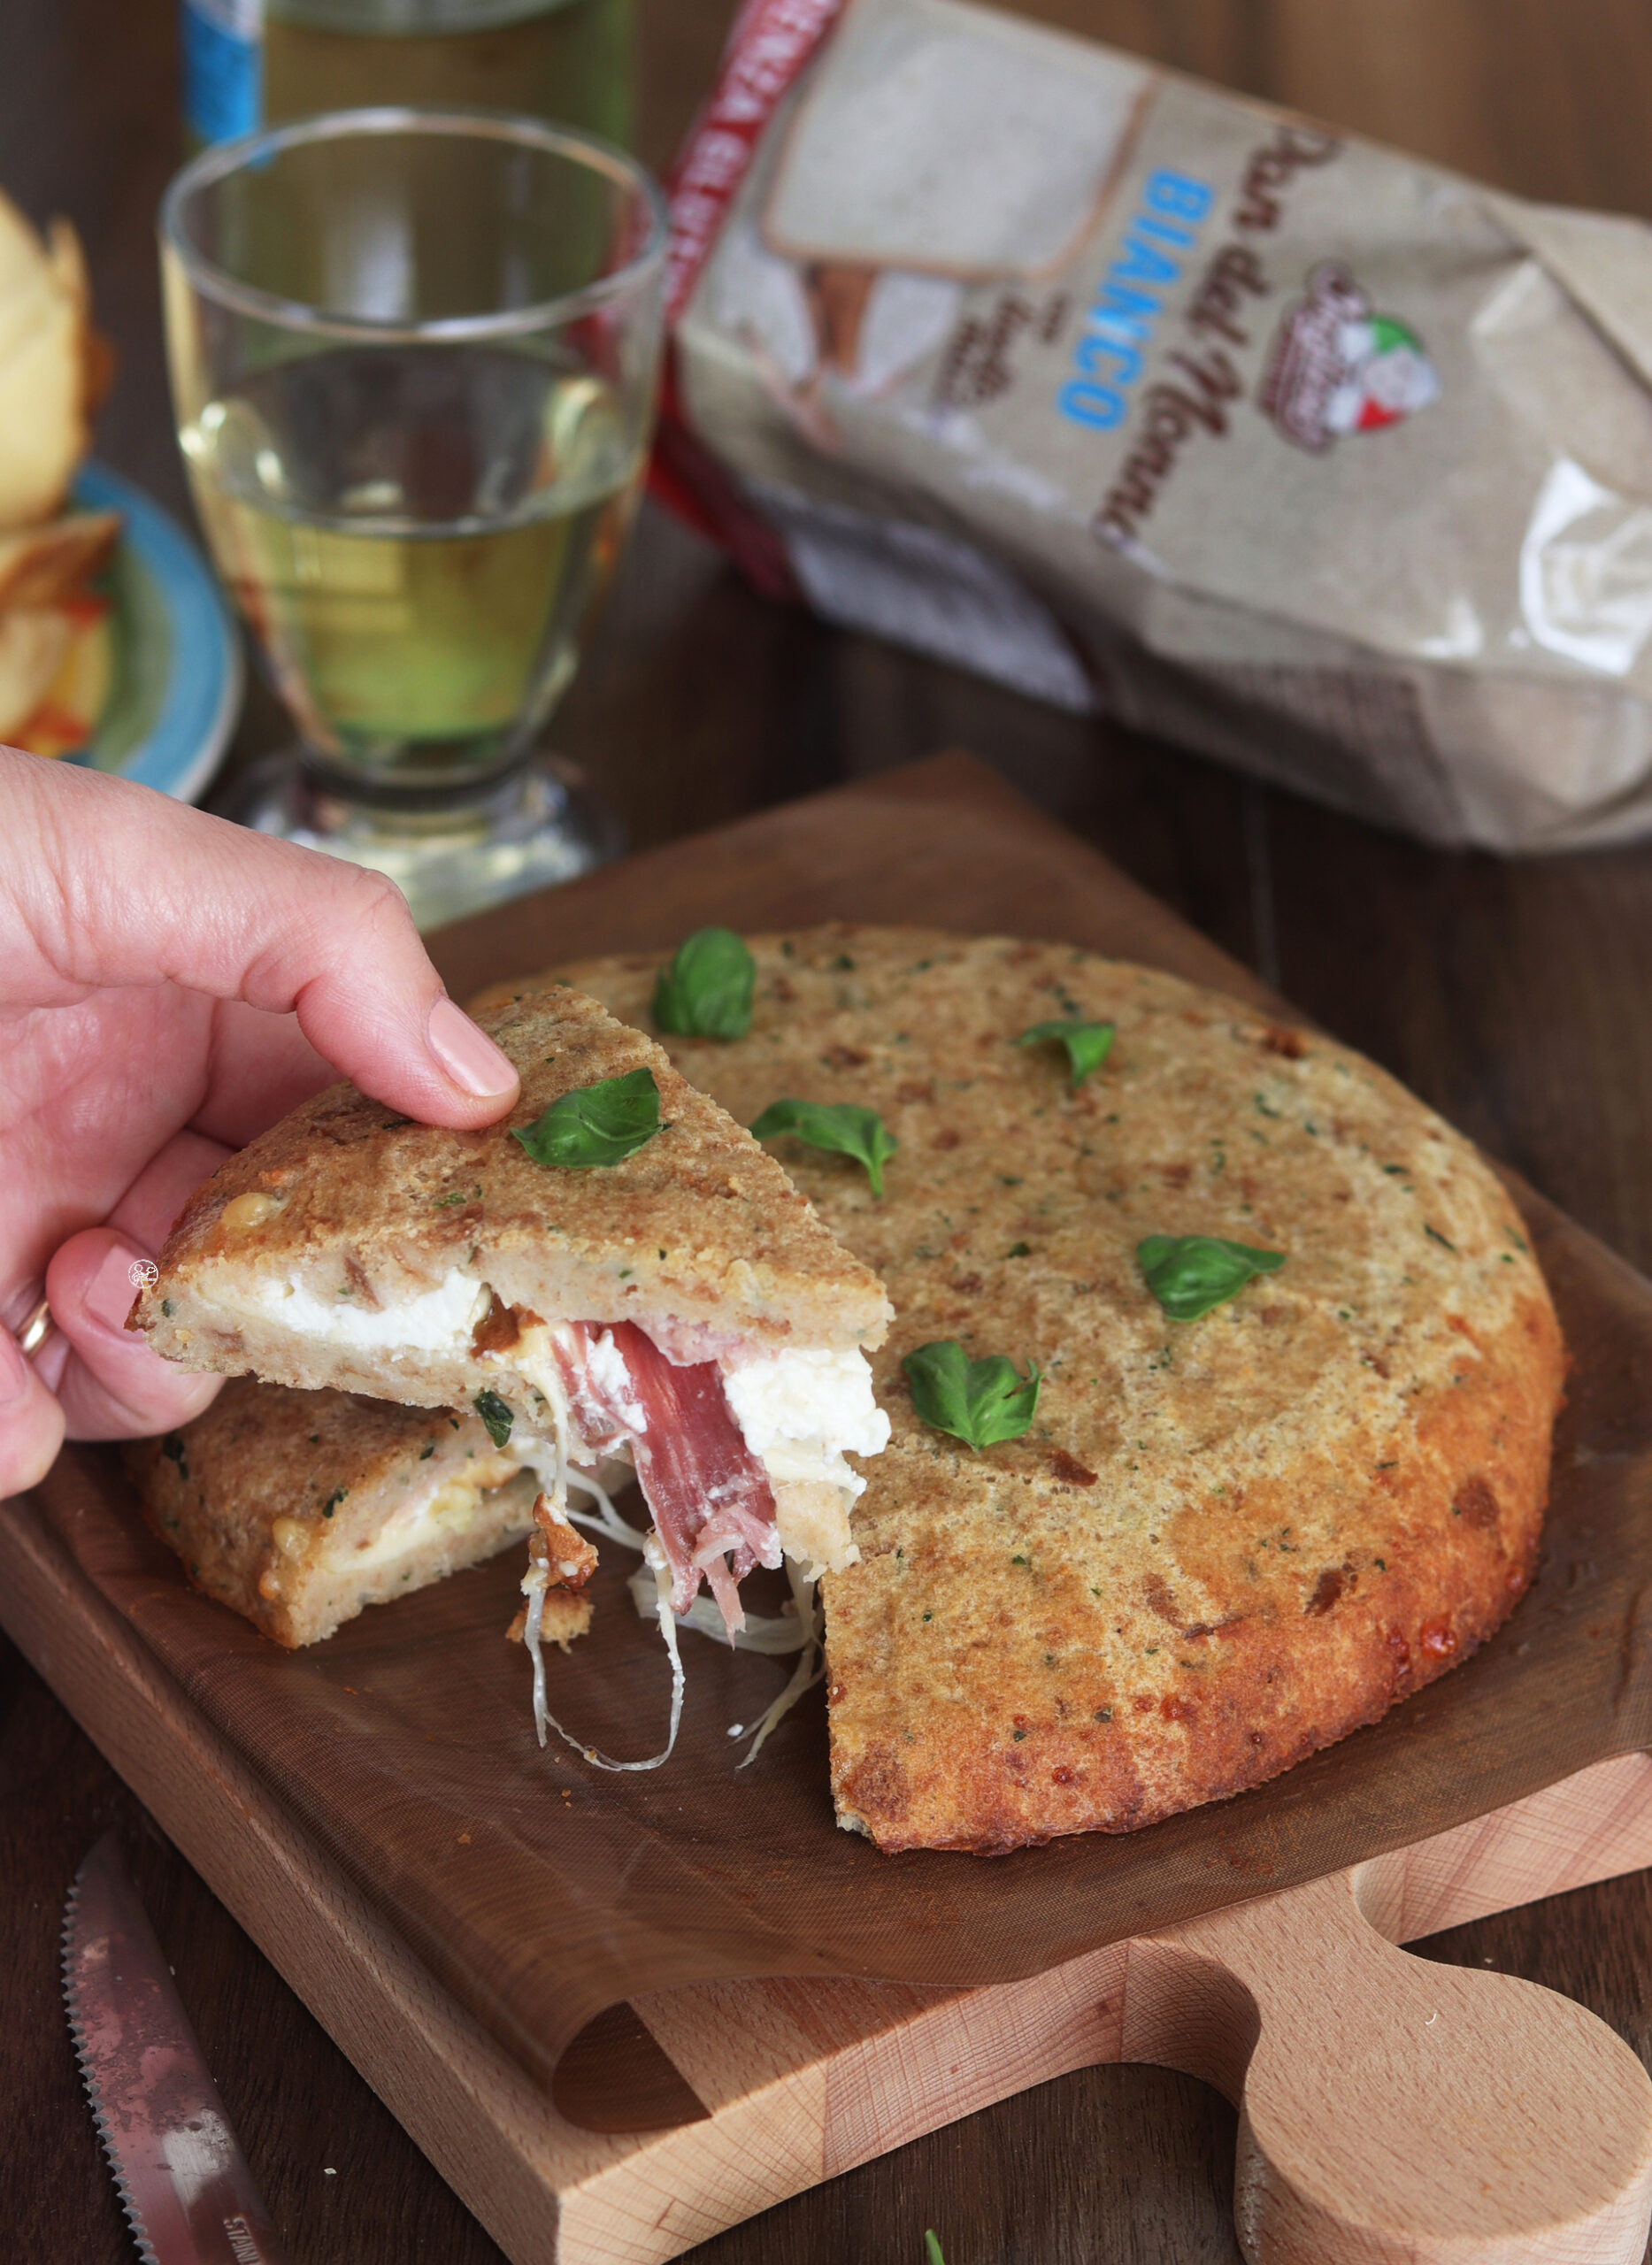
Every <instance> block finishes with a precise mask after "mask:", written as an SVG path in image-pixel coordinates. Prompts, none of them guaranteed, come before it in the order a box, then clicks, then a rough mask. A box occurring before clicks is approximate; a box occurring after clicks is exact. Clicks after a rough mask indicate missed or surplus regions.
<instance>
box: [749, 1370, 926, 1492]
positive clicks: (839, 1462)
mask: <svg viewBox="0 0 1652 2265" xmlns="http://www.w3.org/2000/svg"><path fill="white" fill-rule="evenodd" d="M723 1390H724V1392H725V1394H726V1395H727V1399H728V1405H729V1408H730V1410H731V1411H732V1413H733V1415H734V1421H735V1423H737V1424H739V1426H740V1428H741V1432H743V1433H744V1434H745V1440H746V1445H747V1446H748V1447H749V1448H750V1449H751V1452H752V1454H753V1455H756V1456H757V1459H758V1461H759V1462H760V1463H762V1464H763V1466H764V1468H765V1470H767V1472H768V1474H769V1477H770V1478H771V1479H772V1480H801V1481H803V1482H804V1483H811V1482H812V1483H814V1484H816V1485H818V1484H821V1483H824V1484H826V1485H827V1486H837V1487H840V1488H841V1490H842V1491H843V1493H845V1495H846V1496H847V1497H848V1500H847V1501H846V1502H845V1504H844V1508H845V1509H849V1508H850V1507H851V1506H852V1505H853V1503H854V1502H855V1501H856V1500H857V1497H858V1496H859V1495H861V1494H862V1493H864V1491H865V1486H866V1482H865V1480H864V1478H862V1477H861V1475H860V1473H859V1472H858V1471H857V1470H851V1469H850V1468H849V1464H848V1463H846V1462H845V1461H844V1460H843V1458H844V1455H846V1454H849V1455H880V1454H881V1453H882V1452H883V1450H884V1448H885V1447H887V1446H888V1444H889V1419H888V1417H887V1416H886V1415H885V1414H884V1412H883V1410H882V1409H881V1408H880V1407H879V1405H878V1403H877V1401H875V1400H874V1399H873V1398H872V1369H871V1366H870V1364H869V1363H868V1362H867V1359H866V1356H865V1355H864V1353H862V1352H859V1351H857V1349H856V1348H855V1347H849V1348H847V1349H846V1350H843V1351H831V1350H828V1349H827V1348H826V1347H824V1346H819V1347H811V1346H803V1347H793V1348H791V1349H789V1350H788V1351H786V1352H784V1353H772V1354H764V1355H758V1356H757V1358H755V1359H752V1360H745V1361H741V1362H739V1363H730V1364H729V1365H727V1366H726V1367H725V1368H724V1370H723Z"/></svg>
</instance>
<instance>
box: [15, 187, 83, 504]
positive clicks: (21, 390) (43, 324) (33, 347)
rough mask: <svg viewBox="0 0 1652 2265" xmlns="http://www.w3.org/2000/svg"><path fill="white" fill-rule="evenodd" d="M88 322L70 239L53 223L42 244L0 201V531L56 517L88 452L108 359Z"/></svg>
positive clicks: (77, 251) (61, 223) (76, 249)
mask: <svg viewBox="0 0 1652 2265" xmlns="http://www.w3.org/2000/svg"><path fill="white" fill-rule="evenodd" d="M108 373H109V357H108V349H107V348H105V347H104V346H103V345H102V343H101V342H100V341H98V340H97V338H96V334H95V333H94V332H93V330H92V328H91V325H90V322H89V320H88V291H87V283H86V264H85V262H84V260H83V259H82V257H81V247H80V243H79V241H78V239H77V238H76V236H75V234H74V231H73V228H71V227H70V226H69V225H68V223H67V221H65V220H56V221H54V222H53V223H52V226H51V228H50V232H49V234H48V235H47V237H46V238H45V239H43V240H42V237H41V236H40V234H38V233H37V231H36V230H35V228H34V227H32V226H30V224H29V222H28V221H27V219H25V217H24V216H23V214H22V213H21V212H19V211H18V209H17V207H16V205H15V204H13V203H12V202H11V200H10V198H9V197H6V196H0V528H10V527H27V526H35V525H37V524H38V523H39V522H40V521H41V520H42V519H48V518H50V517H51V515H52V513H53V512H54V511H59V510H60V509H61V508H62V505H63V500H64V497H65V495H66V494H67V492H68V487H69V481H70V480H71V479H72V478H73V473H74V468H75V466H76V465H78V464H79V463H80V461H81V457H83V456H84V455H85V454H86V451H87V449H88V447H89V446H90V444H91V423H90V419H91V413H92V411H93V410H94V409H95V408H96V403H97V399H98V397H99V395H100V394H101V392H102V390H103V388H104V386H105V385H106V383H107V379H108Z"/></svg>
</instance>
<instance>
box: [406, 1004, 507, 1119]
mask: <svg viewBox="0 0 1652 2265" xmlns="http://www.w3.org/2000/svg"><path fill="white" fill-rule="evenodd" d="M425 1042H426V1045H427V1046H428V1047H429V1048H430V1051H431V1052H432V1054H433V1055H434V1056H435V1058H436V1060H437V1061H438V1062H439V1063H441V1064H442V1069H443V1070H444V1071H445V1072H446V1073H447V1075H448V1076H449V1078H451V1079H452V1080H453V1082H454V1084H455V1085H456V1086H458V1087H459V1089H460V1090H461V1092H464V1093H467V1094H474V1095H475V1096H476V1099H477V1100H478V1101H488V1100H491V1099H492V1098H493V1096H494V1095H495V1094H508V1093H509V1092H510V1091H511V1087H512V1086H514V1085H515V1083H516V1071H515V1070H514V1069H513V1068H512V1067H511V1063H510V1061H509V1060H508V1059H507V1057H506V1056H504V1055H503V1054H502V1053H501V1052H500V1051H499V1048H497V1047H496V1045H495V1044H494V1042H493V1040H492V1039H490V1038H489V1037H488V1033H487V1032H486V1031H483V1030H478V1029H477V1027H476V1025H475V1024H474V1023H473V1021H472V1020H471V1018H470V1017H469V1016H468V1015H467V1014H466V1013H465V1010H464V1009H463V1008H462V1007H456V1006H455V1005H454V1003H453V1002H452V1000H451V999H438V1000H437V1002H436V1003H435V1005H434V1007H433V1008H432V1009H431V1010H430V1020H429V1021H428V1022H427V1023H426V1025H425Z"/></svg>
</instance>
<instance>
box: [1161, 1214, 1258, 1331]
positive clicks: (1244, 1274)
mask: <svg viewBox="0 0 1652 2265" xmlns="http://www.w3.org/2000/svg"><path fill="white" fill-rule="evenodd" d="M1136 1258H1137V1261H1138V1263H1140V1265H1141V1271H1142V1272H1143V1274H1145V1275H1146V1277H1147V1284H1148V1287H1149V1290H1151V1291H1152V1293H1153V1294H1154V1296H1155V1297H1156V1299H1157V1300H1158V1301H1159V1303H1160V1305H1162V1306H1163V1307H1164V1310H1165V1312H1166V1313H1167V1314H1168V1315H1169V1316H1170V1317H1171V1319H1172V1321H1197V1320H1198V1318H1199V1316H1200V1315H1201V1314H1202V1313H1209V1312H1210V1309H1211V1307H1212V1306H1219V1305H1220V1304H1221V1303H1222V1302H1223V1301H1224V1300H1225V1299H1227V1298H1231V1297H1232V1296H1233V1293H1234V1292H1235V1291H1236V1290H1242V1289H1243V1288H1244V1286H1245V1285H1246V1283H1247V1282H1249V1280H1250V1278H1251V1277H1252V1276H1253V1275H1256V1274H1277V1273H1278V1272H1279V1269H1280V1267H1281V1266H1283V1265H1284V1263H1285V1253H1284V1252H1283V1251H1282V1250H1254V1249H1252V1248H1251V1246H1250V1245H1249V1243H1243V1242H1227V1241H1225V1240H1223V1238H1222V1237H1221V1236H1220V1235H1149V1237H1148V1238H1147V1240H1146V1241H1145V1242H1139V1243H1138V1244H1137V1245H1136Z"/></svg>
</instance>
